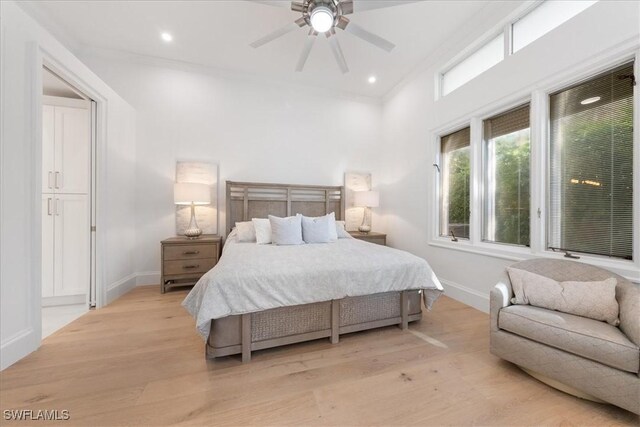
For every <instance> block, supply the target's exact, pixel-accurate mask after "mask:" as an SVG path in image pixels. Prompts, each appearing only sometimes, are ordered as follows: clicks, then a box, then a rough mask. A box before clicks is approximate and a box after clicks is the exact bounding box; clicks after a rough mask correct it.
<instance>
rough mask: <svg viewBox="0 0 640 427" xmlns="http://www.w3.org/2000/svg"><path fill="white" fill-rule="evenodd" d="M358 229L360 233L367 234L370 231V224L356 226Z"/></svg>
mask: <svg viewBox="0 0 640 427" xmlns="http://www.w3.org/2000/svg"><path fill="white" fill-rule="evenodd" d="M358 231H359V232H361V233H362V234H368V233H369V232H370V231H371V226H370V225H361V226H360V227H358Z"/></svg>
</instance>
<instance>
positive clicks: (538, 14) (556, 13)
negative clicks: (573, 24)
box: [511, 0, 596, 53]
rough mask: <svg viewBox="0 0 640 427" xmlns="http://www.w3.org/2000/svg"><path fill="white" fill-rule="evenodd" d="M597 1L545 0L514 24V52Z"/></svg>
mask: <svg viewBox="0 0 640 427" xmlns="http://www.w3.org/2000/svg"><path fill="white" fill-rule="evenodd" d="M594 3H596V1H583V0H573V1H545V2H543V3H542V4H540V5H539V6H538V7H536V8H535V9H533V10H532V11H531V12H529V13H528V14H526V15H525V16H523V17H522V18H521V19H520V20H518V21H516V22H514V24H513V25H512V27H511V28H512V30H511V31H512V33H511V34H512V38H513V41H512V52H514V53H515V52H517V51H519V50H520V49H522V48H523V47H525V46H527V45H528V44H529V43H531V42H533V41H535V40H537V39H539V38H540V37H542V36H544V35H545V34H547V33H548V32H549V31H551V30H553V29H554V28H557V27H559V26H560V25H562V24H564V23H565V22H567V21H568V20H569V19H571V18H573V17H574V16H576V15H577V14H578V13H580V12H582V11H583V10H585V9H586V8H588V7H589V6H591V5H593V4H594Z"/></svg>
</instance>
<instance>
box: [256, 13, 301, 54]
mask: <svg viewBox="0 0 640 427" xmlns="http://www.w3.org/2000/svg"><path fill="white" fill-rule="evenodd" d="M298 21H300V20H299V19H298V20H297V21H295V22H292V23H291V24H287V25H285V26H284V27H282V28H279V29H277V30H275V31H274V32H272V33H269V34H267V35H266V36H264V37H262V38H261V39H258V40H256V41H254V42H253V43H251V44H250V45H249V46H251V47H253V48H257V47H260V46H262V45H264V44H267V43H269V42H270V41H273V40H275V39H277V38H278V37H282V36H284V35H285V34H287V33H290V32H291V31H293V30H296V29H298V28H300V27H302V26H303V25H300V24H299V22H298ZM303 22H304V20H303ZM304 25H306V24H304Z"/></svg>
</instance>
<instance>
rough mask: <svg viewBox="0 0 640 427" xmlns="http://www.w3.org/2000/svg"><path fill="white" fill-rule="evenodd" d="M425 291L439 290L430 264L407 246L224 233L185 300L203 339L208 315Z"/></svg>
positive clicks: (427, 294) (429, 299) (428, 298)
mask: <svg viewBox="0 0 640 427" xmlns="http://www.w3.org/2000/svg"><path fill="white" fill-rule="evenodd" d="M409 289H422V290H424V292H423V295H424V302H425V306H426V307H427V308H428V309H430V308H431V305H432V304H433V303H434V302H435V300H436V299H438V297H439V296H440V294H441V293H442V291H443V289H442V285H441V284H440V282H439V280H438V278H437V277H436V275H435V274H434V272H433V270H431V267H429V264H428V263H427V262H426V261H425V260H424V259H422V258H419V257H417V256H414V255H411V254H410V253H408V252H404V251H400V250H397V249H392V248H389V247H386V246H381V245H375V244H371V243H367V242H363V241H360V240H357V239H338V241H337V242H333V243H324V244H307V245H297V246H276V245H257V244H255V243H250V242H243V243H239V242H237V241H236V238H235V235H234V233H231V234H230V235H229V237H228V238H227V240H226V242H225V246H224V251H223V255H222V257H221V258H220V261H219V262H218V264H217V265H216V266H215V267H214V268H213V269H211V270H210V271H209V272H208V273H206V274H205V275H204V276H202V278H201V279H200V280H199V281H198V283H197V284H196V285H195V287H194V288H193V290H192V291H191V292H190V293H189V295H187V297H186V298H185V300H184V301H183V302H182V305H183V306H184V307H185V308H186V309H187V310H188V311H189V313H191V315H192V316H193V317H195V318H196V325H197V328H198V332H199V333H200V334H201V335H202V336H203V337H204V338H205V339H206V338H207V336H208V334H209V324H210V321H211V319H219V318H222V317H226V316H230V315H236V314H244V313H252V312H256V311H262V310H267V309H270V308H277V307H285V306H292V305H299V304H307V303H313V302H320V301H330V300H334V299H340V298H344V297H347V296H359V295H369V294H377V293H381V292H390V291H402V290H409Z"/></svg>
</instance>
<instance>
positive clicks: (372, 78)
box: [367, 76, 378, 84]
mask: <svg viewBox="0 0 640 427" xmlns="http://www.w3.org/2000/svg"><path fill="white" fill-rule="evenodd" d="M377 80H378V79H376V76H369V79H367V81H368V82H369V83H371V84H374V83H375V82H376V81H377Z"/></svg>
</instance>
